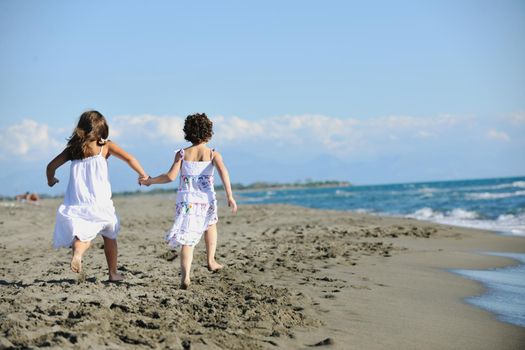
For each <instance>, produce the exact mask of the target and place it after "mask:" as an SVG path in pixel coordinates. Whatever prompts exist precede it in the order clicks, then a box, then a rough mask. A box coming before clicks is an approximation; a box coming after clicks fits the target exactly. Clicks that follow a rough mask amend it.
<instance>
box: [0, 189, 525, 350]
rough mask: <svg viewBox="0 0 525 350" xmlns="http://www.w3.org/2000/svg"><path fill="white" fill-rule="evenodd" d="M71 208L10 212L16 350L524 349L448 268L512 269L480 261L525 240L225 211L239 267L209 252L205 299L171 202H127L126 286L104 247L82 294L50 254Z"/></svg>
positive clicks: (7, 270)
mask: <svg viewBox="0 0 525 350" xmlns="http://www.w3.org/2000/svg"><path fill="white" fill-rule="evenodd" d="M60 201H61V199H51V200H43V201H42V203H41V205H39V206H32V205H20V206H18V207H0V222H1V224H0V230H1V233H2V234H1V236H0V249H1V253H2V255H3V258H2V267H1V271H2V273H3V277H2V289H1V293H2V295H1V297H2V300H4V302H3V304H2V306H1V308H0V319H1V320H2V326H1V331H2V333H0V340H2V342H4V343H5V342H6V341H8V342H10V343H12V344H14V345H16V346H38V345H39V344H40V345H42V344H47V343H49V344H50V345H51V346H58V347H65V348H68V347H86V346H88V345H92V346H95V347H97V346H101V347H113V348H126V347H129V346H130V345H129V344H134V343H135V344H139V345H140V344H141V345H142V346H151V347H154V348H166V343H165V342H166V341H171V342H172V344H175V345H176V344H182V343H183V342H191V344H193V345H196V346H200V347H202V348H210V349H211V348H217V347H218V348H232V349H242V348H246V347H250V348H255V349H258V348H261V349H266V348H268V349H273V348H275V345H274V344H277V345H278V346H280V347H282V348H292V349H295V348H303V347H309V346H311V345H315V344H319V343H321V344H325V345H329V346H330V348H334V349H344V348H347V345H348V344H352V346H354V347H355V348H357V349H372V350H373V349H385V348H403V349H442V348H462V349H493V348H498V349H516V348H518V344H522V343H523V342H524V341H525V332H524V331H523V327H519V326H514V325H511V324H508V323H504V322H502V321H499V320H497V318H496V316H494V315H493V314H492V313H490V312H488V311H484V310H482V309H479V308H477V307H475V306H472V305H470V304H468V303H466V302H465V301H464V298H467V297H469V296H472V295H476V294H478V293H483V292H484V287H483V285H482V284H480V283H478V282H476V281H473V280H469V279H467V278H464V277H462V276H459V275H457V274H454V273H452V272H450V271H449V269H486V268H494V267H503V266H509V265H512V264H513V263H514V261H513V260H510V259H508V258H504V257H496V256H487V255H479V254H478V253H479V252H483V251H485V252H486V251H491V252H523V251H525V239H523V238H522V237H515V236H502V235H499V234H496V233H493V232H490V231H482V230H476V229H467V228H460V227H453V226H449V225H439V224H435V223H430V222H424V221H419V220H415V219H404V218H395V217H386V216H372V215H369V214H359V213H348V212H338V211H334V210H315V209H308V208H302V207H295V206H288V205H243V206H241V208H240V211H239V213H238V214H237V215H236V216H233V215H231V214H230V213H228V211H227V208H225V207H224V205H220V213H219V242H218V251H217V255H218V259H219V261H222V262H224V263H226V265H227V269H226V270H225V271H224V272H221V273H219V274H210V273H208V272H207V270H206V269H205V268H204V267H203V266H204V265H205V261H204V244H203V242H201V243H199V245H198V246H197V248H196V252H195V260H194V267H193V276H194V277H193V280H194V284H193V288H192V289H191V290H190V291H181V290H179V289H178V283H179V280H178V270H179V267H178V261H179V257H178V254H177V253H173V252H170V251H169V250H168V249H167V247H166V246H165V244H164V242H163V234H164V232H165V230H166V229H167V228H169V226H170V225H171V222H172V213H173V202H172V201H170V200H169V199H166V198H165V196H164V194H161V195H150V196H129V197H117V198H115V200H114V202H115V207H116V209H117V212H118V213H119V215H120V217H121V221H122V231H121V235H120V236H119V247H120V254H119V256H120V257H119V265H120V268H121V271H123V272H124V273H125V274H126V276H127V280H126V282H125V283H123V284H120V285H112V284H105V282H104V280H105V278H106V276H105V266H106V265H105V260H104V255H103V251H102V250H101V249H100V248H101V242H102V240H101V239H98V238H97V239H96V240H95V241H94V242H93V243H94V244H93V247H92V248H91V249H90V251H89V252H88V253H87V255H86V258H85V269H86V273H87V279H86V280H85V281H84V282H81V283H77V281H76V277H77V276H76V275H74V274H72V273H71V272H69V271H68V268H67V267H68V263H69V260H68V259H69V251H67V250H59V251H53V250H52V249H51V247H50V246H51V237H52V228H53V223H54V213H55V210H56V208H57V207H58V205H59V203H60ZM220 204H222V202H221V203H220ZM42 242H45V243H44V244H45V247H44V248H42V249H37V250H36V253H33V251H34V249H35V248H36V247H38V246H39V245H40V246H41V245H42ZM48 243H49V244H48ZM32 244H35V246H33V245H32ZM47 244H48V245H47ZM64 298H65V301H64V300H62V299H64ZM35 299H40V300H41V301H40V302H39V303H38V305H37V304H36V303H35V302H34V300H35ZM97 305H98V306H97ZM206 305H207V306H206ZM77 316H78V317H77ZM108 322H111V323H108ZM110 324H111V326H110ZM20 327H22V328H20ZM17 329H18V331H16V330H17ZM22 330H23V331H22ZM13 332H14V333H13ZM64 334H66V335H67V334H68V335H67V336H66V335H64ZM169 334H171V335H170V336H168V335H169ZM137 337H138V338H137ZM170 337H171V338H170ZM73 340H74V343H73ZM137 342H138V343H137ZM141 342H142V343H141ZM175 345H174V346H175ZM175 348H177V347H176V346H175ZM180 348H182V345H181V346H180Z"/></svg>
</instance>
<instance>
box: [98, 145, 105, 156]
mask: <svg viewBox="0 0 525 350" xmlns="http://www.w3.org/2000/svg"><path fill="white" fill-rule="evenodd" d="M103 150H104V145H102V146H100V152H98V155H99V156H101V155H102V151H103Z"/></svg>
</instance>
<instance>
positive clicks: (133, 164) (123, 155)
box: [107, 141, 148, 178]
mask: <svg viewBox="0 0 525 350" xmlns="http://www.w3.org/2000/svg"><path fill="white" fill-rule="evenodd" d="M107 145H108V153H109V154H110V155H114V156H115V157H117V158H118V159H120V160H123V161H124V162H126V163H127V164H128V165H129V166H130V168H131V169H133V170H135V172H136V173H137V174H139V176H140V177H141V178H147V177H148V174H146V172H145V171H144V169H142V166H141V165H140V163H139V161H138V160H136V159H135V157H133V156H132V155H131V154H129V153H128V152H126V151H124V150H123V149H122V148H120V147H119V146H118V145H117V144H116V143H114V142H112V141H108V143H107Z"/></svg>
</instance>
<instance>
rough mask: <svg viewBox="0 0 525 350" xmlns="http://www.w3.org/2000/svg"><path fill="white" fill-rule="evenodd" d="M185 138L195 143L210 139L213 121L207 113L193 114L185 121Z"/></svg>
mask: <svg viewBox="0 0 525 350" xmlns="http://www.w3.org/2000/svg"><path fill="white" fill-rule="evenodd" d="M183 130H184V138H185V139H186V140H188V141H190V142H191V143H193V144H194V145H196V144H199V143H202V142H208V141H210V139H211V137H212V135H213V123H212V121H211V120H210V119H208V116H207V115H206V114H205V113H196V114H191V115H189V116H187V117H186V120H185V121H184V129H183Z"/></svg>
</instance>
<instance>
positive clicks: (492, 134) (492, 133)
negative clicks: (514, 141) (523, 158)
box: [487, 129, 510, 141]
mask: <svg viewBox="0 0 525 350" xmlns="http://www.w3.org/2000/svg"><path fill="white" fill-rule="evenodd" d="M487 137H488V138H489V139H490V140H498V141H509V140H510V137H509V135H507V134H506V133H505V132H503V131H498V130H494V129H491V130H489V131H488V132H487Z"/></svg>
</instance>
